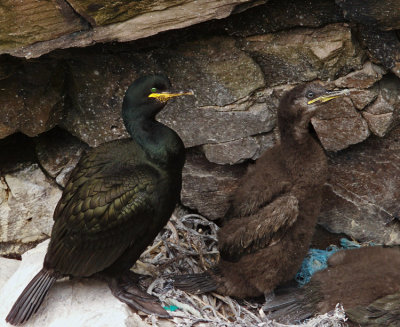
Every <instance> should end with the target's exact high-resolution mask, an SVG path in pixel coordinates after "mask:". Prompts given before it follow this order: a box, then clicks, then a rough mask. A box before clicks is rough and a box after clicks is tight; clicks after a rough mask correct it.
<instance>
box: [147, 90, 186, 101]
mask: <svg viewBox="0 0 400 327" xmlns="http://www.w3.org/2000/svg"><path fill="white" fill-rule="evenodd" d="M182 95H194V93H193V91H188V92H177V93H169V92H161V93H150V94H149V98H156V99H157V100H158V101H160V102H167V101H168V100H169V99H172V98H175V97H180V96H182Z"/></svg>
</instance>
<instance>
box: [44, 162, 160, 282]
mask: <svg viewBox="0 0 400 327" xmlns="http://www.w3.org/2000/svg"><path fill="white" fill-rule="evenodd" d="M115 165H118V163H115ZM105 167H106V168H104V166H103V168H102V169H98V168H96V166H95V167H93V168H92V169H87V170H88V172H87V174H82V173H81V170H78V173H77V174H75V175H73V176H72V177H71V179H70V182H69V184H68V185H67V187H66V189H65V191H64V193H63V197H62V199H61V200H60V202H59V204H58V206H57V208H56V210H55V213H54V216H55V217H54V220H55V223H54V227H53V231H52V233H53V234H52V239H51V242H50V244H49V249H48V253H47V256H46V262H49V263H50V265H51V268H54V269H56V270H58V271H60V272H62V273H64V274H74V275H84V276H86V275H90V274H93V273H94V272H97V271H101V270H103V269H105V268H106V267H108V266H110V265H111V264H112V263H113V262H114V261H115V260H116V259H117V258H118V257H119V256H120V255H121V254H122V253H123V252H124V251H125V250H126V249H127V248H128V247H129V246H130V245H132V242H133V241H137V240H139V241H140V239H141V237H142V236H143V235H146V232H147V228H148V226H149V225H151V222H148V221H145V220H146V219H149V217H152V216H153V211H154V209H153V206H152V203H151V199H152V197H153V194H152V193H153V191H154V188H155V183H156V180H157V177H158V176H157V174H158V173H157V172H156V171H155V170H154V169H153V168H151V167H149V166H135V167H129V166H125V167H123V166H118V167H117V166H111V167H110V166H108V167H107V166H105Z"/></svg>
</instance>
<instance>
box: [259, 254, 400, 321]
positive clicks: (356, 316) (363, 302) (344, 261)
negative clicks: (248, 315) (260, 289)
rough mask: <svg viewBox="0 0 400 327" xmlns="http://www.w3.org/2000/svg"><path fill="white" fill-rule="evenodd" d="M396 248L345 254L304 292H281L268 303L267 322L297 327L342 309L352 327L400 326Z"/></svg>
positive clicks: (335, 257)
mask: <svg viewBox="0 0 400 327" xmlns="http://www.w3.org/2000/svg"><path fill="white" fill-rule="evenodd" d="M399 267H400V248H399V247H393V248H385V247H380V246H371V247H364V248H359V249H354V250H343V251H339V252H336V253H335V254H333V255H332V256H331V257H330V258H329V260H328V268H326V269H325V270H321V271H318V272H317V273H315V274H314V275H313V277H312V278H311V281H310V283H308V284H307V285H305V286H304V287H302V288H295V289H283V290H280V291H279V293H277V294H276V296H275V298H274V299H273V300H272V301H270V302H267V303H266V305H265V306H264V310H265V311H269V312H272V313H271V316H270V318H271V319H276V320H278V321H279V322H283V323H296V322H299V321H301V320H303V319H306V318H309V317H311V316H312V315H314V314H317V313H318V314H324V313H326V312H328V311H331V310H334V309H335V306H336V304H337V303H340V304H342V305H343V308H344V310H345V311H346V316H347V317H348V318H349V320H350V321H351V322H353V323H354V324H355V326H370V327H381V326H387V327H396V326H397V327H398V326H400V282H399V281H400V269H399ZM352 326H353V325H352Z"/></svg>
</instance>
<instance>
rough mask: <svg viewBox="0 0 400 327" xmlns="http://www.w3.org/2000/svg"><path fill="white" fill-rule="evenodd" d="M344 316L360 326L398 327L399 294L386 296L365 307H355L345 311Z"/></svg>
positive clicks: (399, 314) (399, 312)
mask: <svg viewBox="0 0 400 327" xmlns="http://www.w3.org/2000/svg"><path fill="white" fill-rule="evenodd" d="M346 315H348V317H349V318H350V320H351V321H352V322H356V323H358V324H360V326H370V327H378V326H393V327H394V326H399V325H400V293H394V294H391V295H387V296H385V297H383V298H380V299H378V300H376V301H375V302H373V303H371V304H370V305H368V306H367V307H363V306H357V307H354V308H350V309H346Z"/></svg>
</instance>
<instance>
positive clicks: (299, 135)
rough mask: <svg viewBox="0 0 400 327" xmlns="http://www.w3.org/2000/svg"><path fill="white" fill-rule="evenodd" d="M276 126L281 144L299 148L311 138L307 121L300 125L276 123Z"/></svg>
mask: <svg viewBox="0 0 400 327" xmlns="http://www.w3.org/2000/svg"><path fill="white" fill-rule="evenodd" d="M278 124H279V133H280V137H281V143H282V144H287V145H289V146H300V145H302V144H306V143H308V142H309V141H310V139H312V138H313V137H312V135H311V134H310V130H309V124H310V122H309V121H308V122H301V123H300V124H294V123H292V124H282V122H278Z"/></svg>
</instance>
